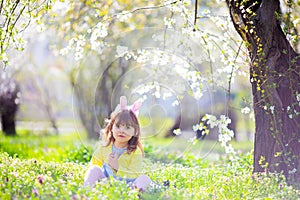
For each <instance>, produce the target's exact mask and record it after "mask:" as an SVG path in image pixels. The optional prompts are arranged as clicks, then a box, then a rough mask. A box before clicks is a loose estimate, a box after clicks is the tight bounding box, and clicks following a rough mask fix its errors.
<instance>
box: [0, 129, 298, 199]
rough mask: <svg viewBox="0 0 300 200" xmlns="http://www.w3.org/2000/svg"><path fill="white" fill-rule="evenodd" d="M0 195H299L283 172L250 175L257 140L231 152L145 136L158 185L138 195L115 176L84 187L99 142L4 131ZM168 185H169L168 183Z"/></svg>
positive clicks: (147, 164)
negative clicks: (283, 175)
mask: <svg viewBox="0 0 300 200" xmlns="http://www.w3.org/2000/svg"><path fill="white" fill-rule="evenodd" d="M0 138H1V139H0V151H1V153H0V168H1V169H0V170H1V172H2V173H1V175H0V199H26V198H29V199H298V198H300V191H299V190H296V189H295V188H293V187H292V186H288V185H286V183H285V182H284V180H282V178H281V177H280V176H279V175H275V174H270V173H268V174H260V175H252V173H251V172H252V162H253V160H252V153H251V150H252V149H253V143H251V142H243V143H238V142H233V143H232V145H233V146H234V147H235V149H236V150H237V151H238V153H237V155H236V156H228V155H226V154H225V153H224V150H223V147H221V146H220V145H219V143H216V142H214V141H205V140H204V141H199V142H197V143H195V144H194V145H193V144H191V143H189V142H187V141H186V140H182V139H181V140H180V139H171V138H168V139H165V138H147V139H145V141H144V144H145V151H146V159H145V161H144V171H145V173H146V174H147V175H149V176H150V177H151V179H152V180H153V181H154V182H155V183H156V185H154V186H152V187H150V188H149V189H148V190H147V191H146V192H145V193H139V192H138V191H136V190H132V189H130V188H129V187H127V186H126V184H125V183H124V182H120V181H115V180H113V179H110V180H105V181H102V182H99V183H97V185H96V186H95V187H94V188H93V189H91V188H85V187H83V176H84V173H85V171H86V169H87V167H88V162H89V160H90V156H91V154H92V152H93V149H94V146H95V141H87V140H86V139H83V137H79V136H77V134H76V133H70V134H65V135H59V136H53V135H52V136H51V135H44V136H43V135H35V136H32V135H23V136H18V137H5V136H3V135H0ZM166 183H168V184H166Z"/></svg>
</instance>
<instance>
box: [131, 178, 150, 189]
mask: <svg viewBox="0 0 300 200" xmlns="http://www.w3.org/2000/svg"><path fill="white" fill-rule="evenodd" d="M150 183H151V179H150V178H149V177H148V176H146V175H141V176H139V177H137V178H136V179H135V181H134V182H133V183H132V186H133V187H136V188H138V189H139V190H140V191H146V188H147V187H148V186H149V185H150Z"/></svg>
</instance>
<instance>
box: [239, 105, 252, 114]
mask: <svg viewBox="0 0 300 200" xmlns="http://www.w3.org/2000/svg"><path fill="white" fill-rule="evenodd" d="M241 113H243V114H249V113H250V108H249V107H248V106H246V107H245V108H242V110H241Z"/></svg>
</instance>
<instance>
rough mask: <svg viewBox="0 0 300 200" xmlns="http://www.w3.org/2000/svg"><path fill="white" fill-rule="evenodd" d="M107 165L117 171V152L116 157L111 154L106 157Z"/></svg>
mask: <svg viewBox="0 0 300 200" xmlns="http://www.w3.org/2000/svg"><path fill="white" fill-rule="evenodd" d="M108 164H109V165H110V166H111V167H112V168H113V169H114V170H116V171H118V169H119V163H118V152H116V155H115V156H114V154H113V153H111V154H109V156H108Z"/></svg>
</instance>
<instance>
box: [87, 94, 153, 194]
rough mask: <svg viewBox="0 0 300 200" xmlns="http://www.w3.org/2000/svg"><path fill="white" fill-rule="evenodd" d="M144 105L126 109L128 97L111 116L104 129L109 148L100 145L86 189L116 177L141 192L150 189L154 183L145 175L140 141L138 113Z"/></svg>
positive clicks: (136, 104)
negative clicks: (105, 179) (101, 180)
mask: <svg viewBox="0 0 300 200" xmlns="http://www.w3.org/2000/svg"><path fill="white" fill-rule="evenodd" d="M140 106H141V103H140V102H136V103H134V104H133V105H132V106H131V107H128V106H127V100H126V97H125V96H122V97H121V98H120V104H119V105H118V106H117V108H116V109H115V111H114V112H113V113H112V114H111V119H110V121H109V123H108V124H107V126H106V127H105V129H104V136H105V140H106V144H104V145H99V146H98V148H97V149H96V151H95V152H94V154H93V156H92V159H91V164H92V165H91V167H90V168H89V169H88V171H87V173H86V176H85V178H84V185H85V186H87V185H93V184H94V183H95V182H96V181H97V180H99V179H103V178H108V177H114V178H115V179H118V180H125V181H126V183H127V184H130V185H131V186H132V187H136V188H138V189H139V190H140V191H145V189H146V188H147V187H148V186H149V185H150V183H151V180H150V178H149V177H148V176H146V175H141V173H142V158H143V157H144V150H143V146H142V144H141V141H140V134H141V133H140V125H139V121H138V119H137V116H136V115H137V112H138V109H139V108H140Z"/></svg>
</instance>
